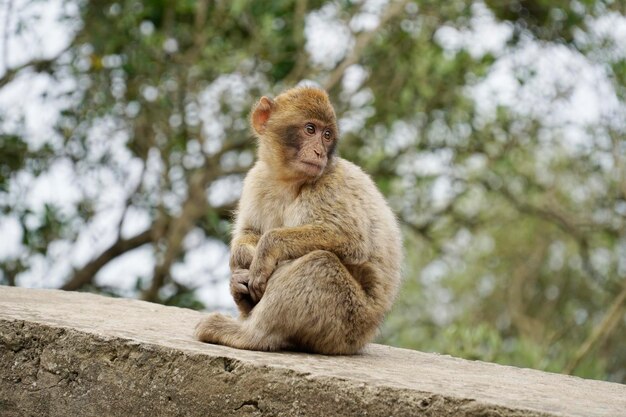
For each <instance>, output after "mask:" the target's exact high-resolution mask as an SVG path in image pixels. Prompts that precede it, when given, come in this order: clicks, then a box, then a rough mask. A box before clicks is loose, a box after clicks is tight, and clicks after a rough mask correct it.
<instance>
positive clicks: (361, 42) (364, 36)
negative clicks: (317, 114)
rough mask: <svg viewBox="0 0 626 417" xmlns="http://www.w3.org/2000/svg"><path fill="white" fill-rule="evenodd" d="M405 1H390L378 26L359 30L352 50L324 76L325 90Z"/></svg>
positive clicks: (336, 79)
mask: <svg viewBox="0 0 626 417" xmlns="http://www.w3.org/2000/svg"><path fill="white" fill-rule="evenodd" d="M407 3H408V0H399V1H396V2H392V3H391V5H389V7H388V8H387V10H386V11H385V13H384V14H383V15H382V16H381V18H380V24H379V25H378V27H376V29H374V30H371V31H369V32H361V33H360V34H359V36H357V38H356V41H355V43H354V48H352V51H351V52H350V53H349V54H348V56H346V57H345V58H344V60H343V61H341V63H340V64H339V65H338V66H337V67H335V69H334V70H333V71H332V72H331V73H330V74H329V75H328V77H327V78H326V81H325V82H324V88H325V89H326V90H331V89H332V88H333V87H334V86H335V85H336V84H337V83H338V82H339V81H340V80H341V77H343V73H344V72H345V71H346V69H347V68H348V67H349V66H350V65H354V64H356V63H357V62H359V59H361V54H362V53H363V51H364V50H365V48H366V47H367V46H368V45H369V43H370V42H371V41H372V39H373V38H374V36H375V35H376V33H378V31H379V30H380V29H382V28H383V27H384V26H385V24H386V23H387V22H389V21H390V20H391V19H393V18H394V17H396V16H397V15H399V14H400V13H401V12H402V11H403V10H404V6H405V5H406V4H407Z"/></svg>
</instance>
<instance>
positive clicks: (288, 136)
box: [250, 87, 338, 181]
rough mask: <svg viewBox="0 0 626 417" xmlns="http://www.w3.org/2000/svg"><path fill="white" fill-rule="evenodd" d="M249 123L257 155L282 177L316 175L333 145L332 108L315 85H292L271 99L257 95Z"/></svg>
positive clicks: (334, 122)
mask: <svg viewBox="0 0 626 417" xmlns="http://www.w3.org/2000/svg"><path fill="white" fill-rule="evenodd" d="M250 124H251V125H252V129H253V130H254V133H255V135H256V136H257V137H258V139H259V158H260V159H261V160H263V161H265V162H266V163H268V164H269V165H270V167H272V169H274V170H275V173H276V174H277V176H278V177H280V178H282V179H285V180H295V181H311V180H314V179H316V178H319V177H320V176H321V175H322V174H323V173H324V171H325V170H326V167H327V166H328V164H329V163H330V161H331V159H332V156H333V153H334V151H335V146H336V144H337V135H338V130H337V118H336V116H335V110H334V109H333V106H332V104H330V100H329V98H328V94H326V92H325V91H324V90H320V89H319V88H313V87H296V88H292V89H290V90H287V91H285V92H283V93H282V94H280V95H279V96H278V97H276V98H275V99H274V100H272V99H271V98H268V97H265V96H264V97H261V99H260V100H259V102H258V103H257V104H256V105H255V106H254V108H253V109H252V113H251V115H250Z"/></svg>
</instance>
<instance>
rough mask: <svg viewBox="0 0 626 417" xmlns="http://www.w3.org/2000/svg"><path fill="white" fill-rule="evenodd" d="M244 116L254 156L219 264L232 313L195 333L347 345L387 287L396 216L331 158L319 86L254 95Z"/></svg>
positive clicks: (381, 305) (396, 244) (356, 341)
mask: <svg viewBox="0 0 626 417" xmlns="http://www.w3.org/2000/svg"><path fill="white" fill-rule="evenodd" d="M250 120H251V125H252V127H253V130H254V132H255V134H256V136H257V137H258V139H259V151H258V156H259V160H258V162H257V163H256V164H255V166H254V167H253V168H252V169H251V170H250V172H249V173H248V175H247V176H246V179H245V181H244V187H243V193H242V196H241V200H240V202H239V210H238V215H237V220H236V224H235V230H234V235H233V241H232V245H231V249H232V252H231V262H230V266H231V270H232V272H233V279H232V280H231V292H232V293H233V297H234V298H235V301H236V302H237V305H238V307H239V310H240V312H241V318H240V319H239V320H235V319H233V318H230V317H226V316H224V315H221V314H216V313H213V314H210V315H209V316H208V317H206V318H205V319H203V320H202V321H201V322H200V323H199V324H198V326H197V328H196V337H197V338H198V339H199V340H201V341H204V342H208V343H217V344H223V345H227V346H232V347H236V348H241V349H252V350H280V349H299V350H305V351H310V352H318V353H325V354H350V353H355V352H357V351H358V350H359V349H360V348H361V347H363V345H365V343H367V342H368V341H370V340H371V339H372V338H373V337H374V335H375V334H376V331H377V329H378V326H379V325H380V323H381V322H382V319H383V317H384V315H385V313H386V312H387V311H389V309H390V308H391V305H392V302H393V299H394V297H395V295H396V292H397V289H398V285H399V282H400V264H401V255H402V249H401V240H400V231H399V229H398V225H397V222H396V219H395V217H394V216H393V214H392V212H391V210H390V209H389V207H388V205H387V203H386V202H385V200H384V198H383V197H382V195H381V194H380V192H379V191H378V190H377V189H376V186H375V185H374V184H373V182H372V180H371V179H370V178H369V177H368V176H367V174H365V173H364V172H363V171H362V170H361V169H360V168H358V167H357V166H356V165H354V164H352V163H350V162H348V161H346V160H344V159H341V158H339V157H337V156H333V151H334V147H335V145H336V140H337V123H336V118H335V112H334V110H333V108H332V105H331V104H330V101H329V99H328V96H327V95H326V93H325V92H324V91H322V90H319V89H316V88H309V87H302V88H294V89H291V90H287V91H286V92H284V93H283V94H281V95H279V96H278V97H277V98H276V99H275V100H271V99H268V98H267V97H263V98H262V99H261V100H260V101H259V103H257V105H256V106H255V109H254V110H253V112H252V114H251V118H250ZM307 123H313V124H314V125H315V129H314V130H315V133H314V134H310V132H312V131H313V129H310V130H309V131H307V130H306V129H307V128H306V125H307ZM326 130H328V131H329V133H325V132H326ZM325 135H326V136H325ZM328 137H331V139H332V140H329V139H328ZM296 139H297V140H296ZM303 161H305V162H306V161H312V162H313V163H314V164H313V165H310V164H303V163H302V162H303Z"/></svg>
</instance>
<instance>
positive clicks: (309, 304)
mask: <svg viewBox="0 0 626 417" xmlns="http://www.w3.org/2000/svg"><path fill="white" fill-rule="evenodd" d="M370 303H371V300H370V299H369V298H368V297H367V296H366V294H365V291H364V290H363V288H362V287H361V285H360V284H359V283H358V282H357V281H356V280H355V279H354V277H353V276H352V275H351V274H350V272H349V271H348V270H347V269H346V267H345V266H344V265H343V264H342V263H341V261H340V260H339V258H338V257H337V256H336V255H335V254H333V253H331V252H327V251H322V250H317V251H313V252H311V253H309V254H307V255H305V256H302V257H300V258H298V259H297V260H295V261H293V262H291V263H289V264H287V265H285V266H282V267H279V268H278V269H277V270H276V271H275V272H274V274H273V275H272V276H271V278H270V280H269V281H268V284H267V289H266V291H265V294H264V296H263V298H262V299H261V300H260V301H259V303H258V304H257V305H256V307H255V308H254V309H253V310H252V313H251V315H250V318H249V319H248V320H247V322H249V323H250V326H251V327H253V328H255V329H258V330H259V331H261V332H262V333H264V334H265V335H266V337H270V338H272V339H273V340H282V341H283V343H284V344H285V343H288V344H290V345H292V346H294V347H296V348H299V349H304V350H307V351H312V352H318V353H326V354H347V353H355V352H356V351H358V350H359V349H360V348H361V347H362V346H363V345H364V344H365V343H366V342H367V341H369V340H370V339H371V337H373V335H374V334H375V332H376V330H377V328H378V323H379V322H380V318H381V317H380V314H376V313H375V311H376V310H377V309H376V308H375V307H374V308H372V306H370Z"/></svg>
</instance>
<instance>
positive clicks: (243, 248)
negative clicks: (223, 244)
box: [229, 229, 261, 271]
mask: <svg viewBox="0 0 626 417" xmlns="http://www.w3.org/2000/svg"><path fill="white" fill-rule="evenodd" d="M259 239H261V234H260V233H258V232H256V231H255V230H252V229H243V231H242V232H241V233H237V234H236V235H235V237H234V239H233V241H232V242H231V244H230V262H229V264H230V270H231V271H235V270H236V269H249V268H250V264H251V263H252V259H254V254H255V252H256V246H257V244H258V243H259Z"/></svg>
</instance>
